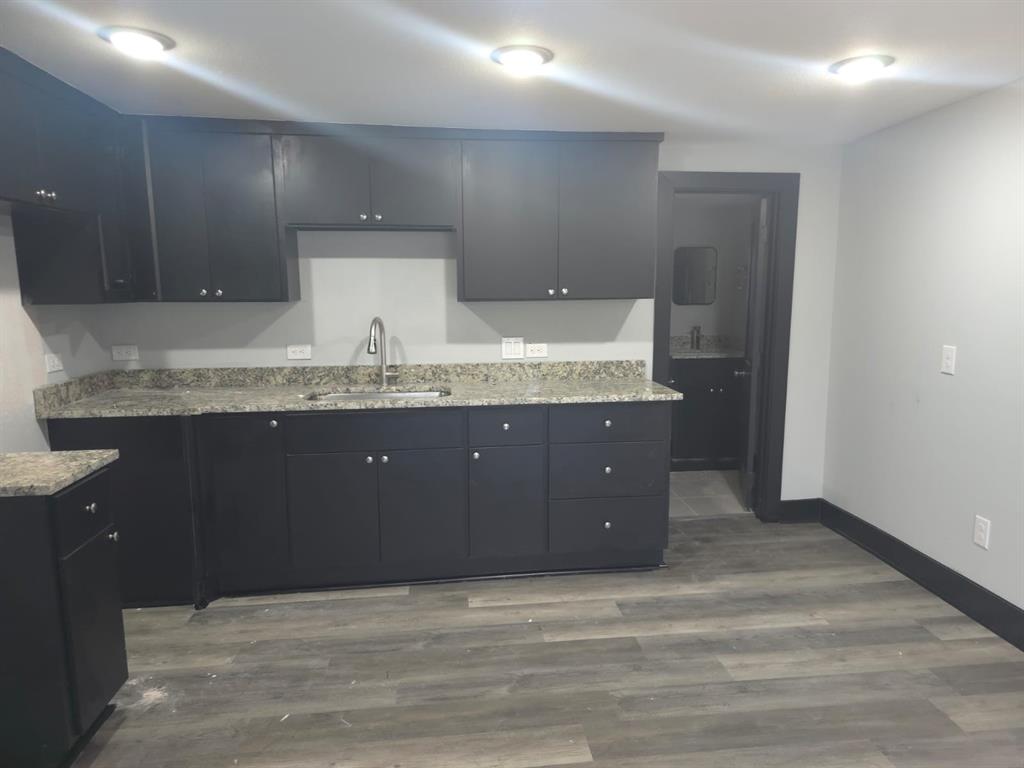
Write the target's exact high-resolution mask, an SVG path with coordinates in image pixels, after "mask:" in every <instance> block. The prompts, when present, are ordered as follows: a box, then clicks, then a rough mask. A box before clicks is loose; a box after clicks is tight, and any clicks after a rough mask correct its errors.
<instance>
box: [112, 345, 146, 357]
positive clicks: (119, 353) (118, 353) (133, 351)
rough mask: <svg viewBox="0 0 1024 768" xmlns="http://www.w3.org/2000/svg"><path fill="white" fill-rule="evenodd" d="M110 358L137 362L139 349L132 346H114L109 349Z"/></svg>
mask: <svg viewBox="0 0 1024 768" xmlns="http://www.w3.org/2000/svg"><path fill="white" fill-rule="evenodd" d="M110 356H111V357H112V358H114V360H138V359H139V348H138V347H137V346H135V345H134V344H115V345H114V346H112V347H111V348H110Z"/></svg>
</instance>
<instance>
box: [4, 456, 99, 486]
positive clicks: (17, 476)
mask: <svg viewBox="0 0 1024 768" xmlns="http://www.w3.org/2000/svg"><path fill="white" fill-rule="evenodd" d="M117 456H118V453H117V451H116V450H113V449H103V450H97V451H36V452H26V453H0V497H7V496H52V495H53V494H55V493H58V492H60V491H62V490H64V489H65V488H67V487H68V486H69V485H72V484H74V483H76V482H78V481H79V480H81V479H82V478H83V477H87V476H89V475H91V474H92V473H93V472H95V471H96V470H97V469H101V468H102V467H105V466H107V465H108V464H110V463H112V462H113V461H115V460H116V459H117Z"/></svg>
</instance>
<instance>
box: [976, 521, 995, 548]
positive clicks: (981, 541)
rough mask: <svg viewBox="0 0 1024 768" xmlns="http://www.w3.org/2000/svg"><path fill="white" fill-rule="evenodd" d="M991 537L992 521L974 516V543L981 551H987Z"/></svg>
mask: <svg viewBox="0 0 1024 768" xmlns="http://www.w3.org/2000/svg"><path fill="white" fill-rule="evenodd" d="M991 537H992V521H991V520H989V519H988V518H987V517H982V516H981V515H975V516H974V543H975V544H977V545H978V546H979V547H981V548H982V549H988V544H989V540H990V539H991Z"/></svg>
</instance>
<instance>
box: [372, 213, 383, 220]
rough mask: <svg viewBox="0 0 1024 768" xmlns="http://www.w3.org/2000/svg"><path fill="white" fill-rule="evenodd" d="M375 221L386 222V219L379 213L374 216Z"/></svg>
mask: <svg viewBox="0 0 1024 768" xmlns="http://www.w3.org/2000/svg"><path fill="white" fill-rule="evenodd" d="M373 220H374V221H384V217H383V216H381V215H380V214H379V213H375V214H373Z"/></svg>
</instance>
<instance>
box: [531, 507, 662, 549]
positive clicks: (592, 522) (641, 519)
mask: <svg viewBox="0 0 1024 768" xmlns="http://www.w3.org/2000/svg"><path fill="white" fill-rule="evenodd" d="M667 545H668V496H647V497H643V498H637V499H629V498H626V499H567V500H563V501H553V502H551V508H550V549H551V552H552V553H564V552H606V551H612V550H651V549H664V548H665V547H666V546H667Z"/></svg>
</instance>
